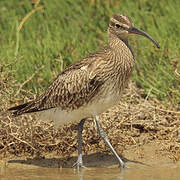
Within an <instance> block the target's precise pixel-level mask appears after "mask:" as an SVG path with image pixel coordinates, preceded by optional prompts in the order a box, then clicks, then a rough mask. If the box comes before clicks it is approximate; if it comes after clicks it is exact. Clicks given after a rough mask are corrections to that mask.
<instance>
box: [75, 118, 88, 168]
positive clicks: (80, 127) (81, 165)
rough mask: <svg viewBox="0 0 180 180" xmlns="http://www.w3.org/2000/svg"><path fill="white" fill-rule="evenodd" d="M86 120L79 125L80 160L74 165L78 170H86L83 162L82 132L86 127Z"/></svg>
mask: <svg viewBox="0 0 180 180" xmlns="http://www.w3.org/2000/svg"><path fill="white" fill-rule="evenodd" d="M84 122H85V119H82V120H81V121H80V123H79V124H78V160H77V162H76V163H75V164H74V165H73V167H74V166H75V165H76V166H77V169H78V170H79V169H80V168H84V166H83V160H82V130H83V125H84Z"/></svg>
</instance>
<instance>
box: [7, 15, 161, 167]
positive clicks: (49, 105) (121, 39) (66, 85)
mask: <svg viewBox="0 0 180 180" xmlns="http://www.w3.org/2000/svg"><path fill="white" fill-rule="evenodd" d="M130 33H133V34H140V35H143V36H145V37H147V38H149V39H150V40H151V41H153V43H155V45H156V46H157V47H158V48H159V45H158V43H157V42H156V41H155V40H153V39H152V38H151V37H150V36H149V35H148V34H146V33H145V32H143V31H141V30H138V29H136V28H134V27H133V24H132V21H131V20H130V18H128V17H127V16H124V15H119V14H115V15H114V16H113V17H112V18H111V19H110V23H109V27H108V38H109V44H108V46H107V47H105V48H104V49H102V50H100V51H98V52H96V53H94V54H90V55H89V56H88V57H87V58H84V59H82V60H81V61H77V62H76V63H74V64H72V65H70V66H69V67H67V68H66V69H65V70H64V71H63V72H61V73H60V74H59V76H58V77H57V78H56V79H55V80H54V82H53V83H52V84H51V85H50V86H49V88H48V89H47V90H46V91H45V92H44V93H43V94H42V95H41V96H39V97H38V98H36V99H35V100H33V101H31V102H28V103H25V104H22V105H19V106H16V107H12V108H10V109H9V110H13V114H14V115H15V116H18V115H21V114H24V113H31V112H41V113H43V112H50V114H49V115H48V117H49V119H51V120H54V121H55V123H56V124H58V125H60V124H64V123H66V122H80V121H81V120H83V122H84V119H85V118H88V117H94V118H95V120H96V123H97V126H98V130H99V131H100V135H101V136H102V137H103V138H104V140H105V142H106V143H107V144H108V142H107V141H108V140H107V141H106V139H107V138H106V137H105V134H104V133H102V132H101V131H102V129H101V128H100V126H99V124H98V123H99V122H98V118H97V116H98V115H99V114H100V113H102V112H104V111H105V110H106V109H108V108H109V107H111V106H113V105H115V104H117V103H118V101H120V94H121V91H122V90H123V88H124V87H125V84H126V83H127V81H128V79H129V77H130V75H131V72H132V70H133V66H134V55H133V53H132V50H131V48H130V47H129V45H128V35H129V34H130ZM57 118H58V119H57ZM78 126H79V127H80V128H79V129H80V130H79V133H80V135H78V138H79V139H80V136H81V131H82V126H83V123H79V125H78ZM79 143H81V142H79ZM108 145H109V144H108ZM109 146H110V145H109ZM110 148H111V147H110ZM78 150H79V152H80V151H81V146H79V149H78ZM111 150H112V149H111ZM112 151H113V150H112ZM113 153H114V154H115V156H116V157H117V154H116V153H115V152H113ZM81 156H82V154H81V152H80V153H79V155H78V162H77V166H78V168H79V167H82V166H83V165H82V157H81ZM117 158H118V157H117ZM118 160H119V159H118ZM119 163H120V165H121V166H122V167H125V165H124V164H123V162H121V160H119Z"/></svg>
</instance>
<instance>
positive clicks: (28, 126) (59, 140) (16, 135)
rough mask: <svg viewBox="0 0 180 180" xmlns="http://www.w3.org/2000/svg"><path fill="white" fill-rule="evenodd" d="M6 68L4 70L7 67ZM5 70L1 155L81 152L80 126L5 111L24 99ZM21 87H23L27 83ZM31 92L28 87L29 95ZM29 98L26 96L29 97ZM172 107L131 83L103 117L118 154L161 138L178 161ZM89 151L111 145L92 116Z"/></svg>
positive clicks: (178, 132)
mask: <svg viewBox="0 0 180 180" xmlns="http://www.w3.org/2000/svg"><path fill="white" fill-rule="evenodd" d="M2 72H3V71H2ZM5 77H9V76H7V75H3V73H1V82H0V84H1V86H0V98H1V100H2V104H1V114H0V155H1V157H7V156H8V155H10V154H13V155H17V156H21V155H25V156H42V155H45V154H47V153H50V152H53V153H55V154H58V155H60V156H62V157H68V156H70V155H71V154H73V153H75V152H76V151H77V138H76V136H77V126H76V125H74V124H73V125H68V126H64V127H62V128H61V129H58V130H57V129H55V128H54V127H53V124H45V123H43V122H39V121H38V119H37V117H35V115H23V116H20V117H17V118H12V117H11V116H10V114H8V113H7V112H6V111H5V110H6V109H7V107H9V106H10V105H9V102H11V101H14V102H15V101H18V98H17V97H16V96H15V97H14V98H12V96H9V95H8V94H11V95H12V94H13V93H14V94H17V91H16V93H15V92H14V91H15V90H14V87H13V86H14V85H15V84H16V83H15V82H14V83H11V86H9V84H8V83H7V82H9V81H10V80H9V79H8V78H5ZM20 87H21V92H23V86H20ZM29 94H30V93H29V92H27V93H26V95H27V96H28V95H29ZM25 101H26V100H25ZM178 110H179V107H178V105H177V108H176V109H174V110H173V109H170V107H169V109H168V110H166V109H165V108H164V107H163V105H162V104H161V102H159V101H157V100H152V99H151V100H149V99H148V95H145V94H144V92H143V90H141V89H138V88H137V87H136V86H135V84H133V83H132V82H130V84H129V86H128V88H127V89H126V90H125V92H124V94H123V95H122V101H121V102H120V104H119V105H118V106H116V107H113V108H111V109H109V110H108V111H107V112H105V113H103V114H102V115H101V117H100V120H101V122H102V126H103V129H104V131H105V132H106V134H107V135H108V137H109V139H110V141H111V143H112V145H113V146H114V147H115V148H116V150H117V151H118V153H122V152H123V150H125V149H127V148H129V146H140V145H143V144H146V143H149V142H152V141H155V140H158V141H160V142H161V144H162V146H161V147H160V149H159V152H162V153H166V154H168V155H169V156H170V157H171V158H172V159H173V160H174V161H177V160H179V159H180V118H179V117H180V112H178ZM83 141H84V144H83V150H84V152H85V153H87V154H88V153H92V152H97V151H104V150H108V149H106V147H105V144H104V143H103V141H102V140H101V139H100V137H99V135H98V134H97V129H96V127H95V123H94V121H93V120H92V119H88V120H87V121H86V123H85V127H84V131H83Z"/></svg>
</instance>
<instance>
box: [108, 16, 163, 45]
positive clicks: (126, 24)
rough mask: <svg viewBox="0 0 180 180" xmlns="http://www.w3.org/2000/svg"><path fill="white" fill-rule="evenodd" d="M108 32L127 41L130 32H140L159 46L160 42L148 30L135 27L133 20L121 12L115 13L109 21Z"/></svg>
mask: <svg viewBox="0 0 180 180" xmlns="http://www.w3.org/2000/svg"><path fill="white" fill-rule="evenodd" d="M108 32H109V33H112V34H114V35H116V36H117V37H118V38H119V39H121V40H124V41H127V39H128V36H129V34H139V35H142V36H145V37H147V38H148V39H150V40H151V41H152V42H153V43H154V44H155V45H156V47H157V48H159V47H160V46H159V44H158V42H157V41H156V40H154V39H153V38H152V37H151V36H150V35H149V34H147V33H146V32H144V31H142V30H140V29H137V28H135V27H134V25H133V22H132V21H131V19H130V18H129V17H127V16H124V15H121V14H115V15H114V16H113V17H112V18H111V19H110V23H109V28H108Z"/></svg>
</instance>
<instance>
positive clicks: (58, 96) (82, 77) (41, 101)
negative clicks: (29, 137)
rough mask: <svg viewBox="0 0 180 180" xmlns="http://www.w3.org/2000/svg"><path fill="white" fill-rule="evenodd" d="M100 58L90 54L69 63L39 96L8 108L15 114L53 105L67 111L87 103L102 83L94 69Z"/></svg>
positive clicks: (97, 65)
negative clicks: (73, 62) (87, 56)
mask: <svg viewBox="0 0 180 180" xmlns="http://www.w3.org/2000/svg"><path fill="white" fill-rule="evenodd" d="M97 58H99V60H97ZM101 59H102V57H101V56H99V57H94V56H92V57H89V58H86V59H83V60H81V61H79V62H76V63H75V64H72V65H70V66H69V67H67V68H66V69H65V70H64V71H63V72H62V73H60V74H59V76H58V77H57V78H56V79H55V80H54V82H53V83H52V84H51V85H50V86H49V88H48V89H47V90H46V91H45V92H44V93H43V94H42V95H41V96H39V97H37V98H36V99H35V100H33V101H31V102H28V103H25V104H22V105H19V106H16V107H12V108H10V109H9V110H13V111H14V112H13V114H14V115H15V116H17V115H20V114H24V113H30V112H37V111H43V110H47V109H51V108H54V107H59V108H61V109H62V110H67V111H69V110H74V109H78V108H79V107H81V106H83V105H84V104H86V103H88V102H89V101H90V100H91V99H92V97H93V96H94V95H95V94H96V93H97V92H98V90H99V88H100V87H101V86H102V85H103V83H104V82H103V80H102V78H101V77H100V76H99V74H98V73H97V71H96V69H97V68H98V67H99V62H101Z"/></svg>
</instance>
